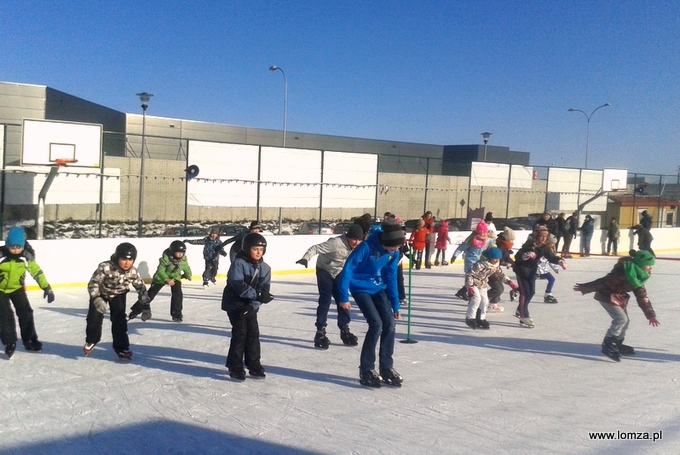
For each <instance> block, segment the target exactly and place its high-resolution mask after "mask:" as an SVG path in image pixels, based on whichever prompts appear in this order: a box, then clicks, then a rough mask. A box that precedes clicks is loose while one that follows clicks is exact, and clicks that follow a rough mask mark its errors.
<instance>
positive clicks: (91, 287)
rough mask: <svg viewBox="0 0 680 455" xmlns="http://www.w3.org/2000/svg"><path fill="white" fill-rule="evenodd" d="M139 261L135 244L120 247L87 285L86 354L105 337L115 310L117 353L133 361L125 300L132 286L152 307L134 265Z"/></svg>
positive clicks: (140, 297) (112, 333) (113, 319)
mask: <svg viewBox="0 0 680 455" xmlns="http://www.w3.org/2000/svg"><path fill="white" fill-rule="evenodd" d="M135 259H137V248H135V246H134V245H132V244H131V243H127V242H125V243H121V244H120V245H118V246H117V247H116V251H115V253H113V255H112V256H111V259H110V260H108V261H105V262H102V263H101V264H99V266H98V267H97V270H95V271H94V273H93V274H92V278H90V282H89V283H88V284H87V292H88V293H89V294H90V306H89V309H88V311H87V327H86V328H85V346H84V347H83V352H85V355H89V354H90V353H91V352H92V350H93V349H94V347H95V345H96V344H97V343H99V341H100V340H101V337H102V324H103V323H104V314H105V313H106V311H107V310H108V309H109V308H111V335H112V336H113V350H114V351H116V354H117V355H118V357H120V358H121V359H131V358H132V351H130V340H129V338H128V334H127V314H126V313H125V303H126V302H125V300H126V296H127V293H128V292H129V291H130V286H131V285H132V286H133V287H134V288H135V289H136V290H137V295H138V297H139V302H140V304H141V305H148V304H149V301H150V300H149V294H148V293H147V291H146V285H145V284H144V281H143V280H142V277H141V276H139V273H137V269H136V268H135V267H134V266H133V264H134V263H135Z"/></svg>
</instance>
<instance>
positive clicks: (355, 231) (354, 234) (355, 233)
mask: <svg viewBox="0 0 680 455" xmlns="http://www.w3.org/2000/svg"><path fill="white" fill-rule="evenodd" d="M345 237H347V238H348V239H354V240H363V239H364V230H363V229H362V228H361V226H359V225H358V224H352V225H351V226H350V227H349V229H347V232H346V233H345Z"/></svg>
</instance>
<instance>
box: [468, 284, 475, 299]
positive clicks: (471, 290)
mask: <svg viewBox="0 0 680 455" xmlns="http://www.w3.org/2000/svg"><path fill="white" fill-rule="evenodd" d="M474 293H475V288H473V287H472V286H471V287H469V288H468V297H472V295H473V294H474Z"/></svg>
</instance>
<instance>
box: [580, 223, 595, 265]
mask: <svg viewBox="0 0 680 455" xmlns="http://www.w3.org/2000/svg"><path fill="white" fill-rule="evenodd" d="M579 230H580V231H581V255H583V256H585V257H589V256H590V241H591V240H592V238H593V232H595V220H593V217H591V216H590V215H586V218H585V219H584V220H583V224H582V225H581V227H580V228H579Z"/></svg>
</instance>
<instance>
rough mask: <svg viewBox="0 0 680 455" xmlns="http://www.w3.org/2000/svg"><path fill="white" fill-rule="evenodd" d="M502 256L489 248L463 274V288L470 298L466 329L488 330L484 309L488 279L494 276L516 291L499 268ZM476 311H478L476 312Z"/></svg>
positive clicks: (466, 315) (466, 314)
mask: <svg viewBox="0 0 680 455" xmlns="http://www.w3.org/2000/svg"><path fill="white" fill-rule="evenodd" d="M502 256H503V254H502V253H501V250H499V249H498V248H496V247H493V248H489V249H488V250H486V251H485V252H484V253H483V254H482V257H481V258H480V260H479V261H477V262H476V263H475V264H473V265H472V268H470V271H469V272H467V273H466V274H465V287H466V288H467V290H468V296H469V297H470V301H469V303H468V308H467V313H465V323H466V324H467V325H468V327H471V328H473V329H476V328H480V329H488V328H489V322H488V321H487V320H486V307H487V305H488V303H489V298H488V297H487V284H488V281H489V277H491V276H496V278H498V279H499V280H500V281H502V282H504V283H506V284H507V285H508V286H510V287H511V288H512V289H517V285H516V284H515V283H513V282H512V280H511V279H510V278H508V277H507V276H505V274H504V273H503V270H502V269H501V268H500V261H501V258H502ZM478 309H479V311H477V310H478Z"/></svg>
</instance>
